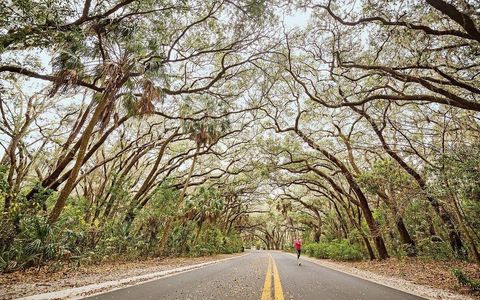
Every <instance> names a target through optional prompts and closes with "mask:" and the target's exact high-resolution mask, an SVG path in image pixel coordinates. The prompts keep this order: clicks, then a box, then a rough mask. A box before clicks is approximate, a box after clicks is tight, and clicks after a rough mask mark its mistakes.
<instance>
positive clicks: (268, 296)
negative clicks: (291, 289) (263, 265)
mask: <svg viewBox="0 0 480 300" xmlns="http://www.w3.org/2000/svg"><path fill="white" fill-rule="evenodd" d="M272 277H273V294H272ZM272 299H275V300H284V298H283V290H282V284H281V283H280V275H278V270H277V265H276V264H275V260H274V259H273V257H272V255H271V254H270V253H268V268H267V275H266V276H265V283H264V285H263V292H262V299H261V300H272Z"/></svg>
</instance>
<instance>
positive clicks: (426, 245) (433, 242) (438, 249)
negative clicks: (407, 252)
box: [417, 237, 453, 260]
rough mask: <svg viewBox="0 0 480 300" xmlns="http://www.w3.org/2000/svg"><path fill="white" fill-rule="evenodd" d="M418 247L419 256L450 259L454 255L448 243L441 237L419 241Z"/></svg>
mask: <svg viewBox="0 0 480 300" xmlns="http://www.w3.org/2000/svg"><path fill="white" fill-rule="evenodd" d="M417 248H418V254H419V256H423V257H428V258H433V259H436V260H449V259H452V256H453V255H452V251H451V249H450V246H449V245H448V243H446V242H445V241H443V240H442V239H441V238H439V237H435V238H433V237H432V238H430V237H429V238H425V239H422V240H420V241H418V243H417Z"/></svg>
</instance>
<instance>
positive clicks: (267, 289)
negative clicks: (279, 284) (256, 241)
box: [262, 254, 272, 300]
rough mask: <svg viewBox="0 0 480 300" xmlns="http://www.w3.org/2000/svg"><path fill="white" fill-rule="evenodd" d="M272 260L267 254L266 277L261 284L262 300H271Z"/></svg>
mask: <svg viewBox="0 0 480 300" xmlns="http://www.w3.org/2000/svg"><path fill="white" fill-rule="evenodd" d="M271 290H272V260H271V257H270V254H269V257H268V268H267V275H266V276H265V283H264V284H263V292H262V300H270V299H271V298H272V292H271Z"/></svg>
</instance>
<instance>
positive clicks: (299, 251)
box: [297, 249, 302, 259]
mask: <svg viewBox="0 0 480 300" xmlns="http://www.w3.org/2000/svg"><path fill="white" fill-rule="evenodd" d="M301 252H302V250H298V249H297V259H300V253H301Z"/></svg>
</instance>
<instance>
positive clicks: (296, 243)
mask: <svg viewBox="0 0 480 300" xmlns="http://www.w3.org/2000/svg"><path fill="white" fill-rule="evenodd" d="M294 247H295V249H297V250H301V249H302V242H300V241H299V240H296V241H295V244H294Z"/></svg>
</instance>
